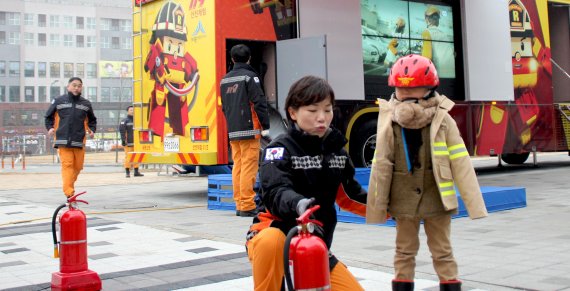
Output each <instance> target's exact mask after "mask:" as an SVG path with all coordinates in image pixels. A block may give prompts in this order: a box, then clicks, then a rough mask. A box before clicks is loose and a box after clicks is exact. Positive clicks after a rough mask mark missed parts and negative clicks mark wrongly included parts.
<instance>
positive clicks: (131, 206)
mask: <svg viewBox="0 0 570 291" xmlns="http://www.w3.org/2000/svg"><path fill="white" fill-rule="evenodd" d="M157 206H158V205H157V204H155V203H150V202H139V203H125V204H113V205H106V206H105V207H103V208H105V209H146V208H156V207H157Z"/></svg>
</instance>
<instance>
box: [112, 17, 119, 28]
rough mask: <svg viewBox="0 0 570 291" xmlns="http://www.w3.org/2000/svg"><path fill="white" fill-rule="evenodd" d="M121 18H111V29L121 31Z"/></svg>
mask: <svg viewBox="0 0 570 291" xmlns="http://www.w3.org/2000/svg"><path fill="white" fill-rule="evenodd" d="M119 29H120V27H119V19H111V30H112V31H119Z"/></svg>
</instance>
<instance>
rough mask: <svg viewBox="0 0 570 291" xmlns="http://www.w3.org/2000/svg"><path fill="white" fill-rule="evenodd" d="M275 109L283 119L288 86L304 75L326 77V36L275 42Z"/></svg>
mask: <svg viewBox="0 0 570 291" xmlns="http://www.w3.org/2000/svg"><path fill="white" fill-rule="evenodd" d="M276 55H277V109H278V111H279V113H280V114H281V117H282V118H283V119H285V116H286V115H285V110H284V109H285V108H284V107H285V98H287V93H288V92H289V87H291V85H292V84H293V83H294V82H295V81H296V80H298V79H300V78H301V77H303V76H306V75H313V76H317V77H321V78H324V79H327V60H326V37H325V36H324V35H323V36H316V37H307V38H296V39H288V40H282V41H278V42H277V53H276Z"/></svg>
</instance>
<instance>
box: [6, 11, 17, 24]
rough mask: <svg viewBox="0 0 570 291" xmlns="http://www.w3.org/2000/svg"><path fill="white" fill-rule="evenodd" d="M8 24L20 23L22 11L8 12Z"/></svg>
mask: <svg viewBox="0 0 570 291" xmlns="http://www.w3.org/2000/svg"><path fill="white" fill-rule="evenodd" d="M8 24H9V25H20V12H8Z"/></svg>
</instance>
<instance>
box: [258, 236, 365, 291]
mask: <svg viewBox="0 0 570 291" xmlns="http://www.w3.org/2000/svg"><path fill="white" fill-rule="evenodd" d="M284 247H285V234H284V233H283V232H282V231H281V230H280V229H278V228H275V227H268V228H266V229H264V230H262V231H260V232H259V233H258V234H257V235H256V236H254V237H253V238H252V239H251V240H250V241H249V243H248V244H247V255H248V258H249V262H250V263H251V268H252V272H253V286H254V290H255V291H280V290H281V284H282V282H283V276H284V274H285V273H284V270H283V248H284ZM330 278H331V290H334V291H345V290H346V291H358V290H364V288H362V286H360V283H358V280H356V278H355V277H354V276H353V275H352V273H350V271H349V270H348V269H347V268H346V266H345V265H344V264H343V263H341V262H338V263H337V264H336V266H335V267H334V268H333V270H332V272H331V274H330Z"/></svg>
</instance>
